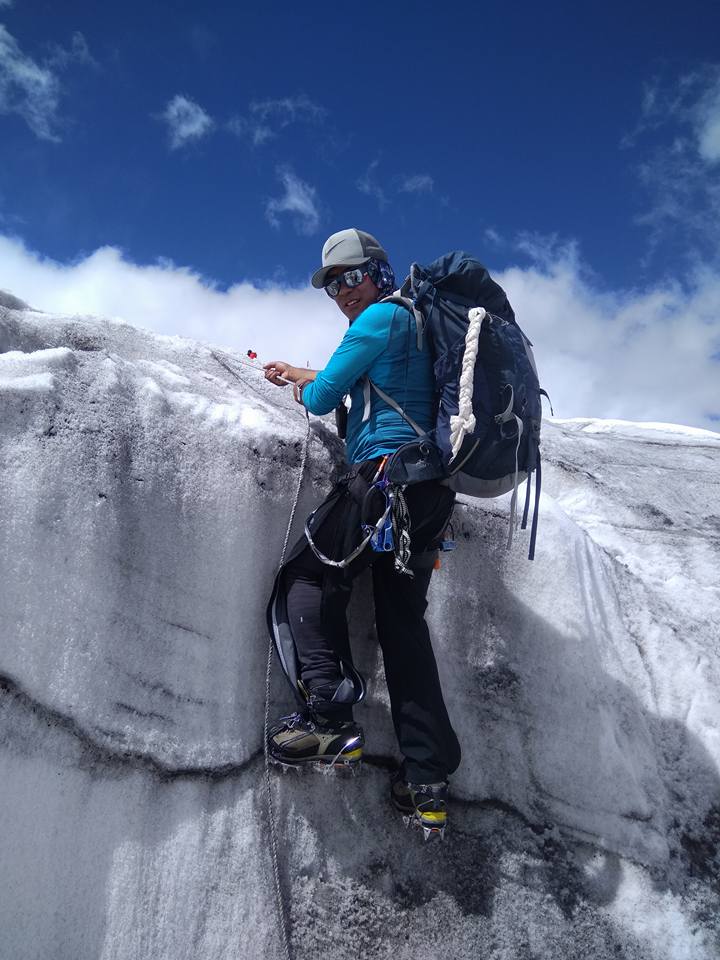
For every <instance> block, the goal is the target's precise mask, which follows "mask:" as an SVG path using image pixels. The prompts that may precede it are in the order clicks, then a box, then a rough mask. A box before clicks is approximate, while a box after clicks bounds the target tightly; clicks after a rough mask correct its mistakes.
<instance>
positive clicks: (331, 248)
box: [311, 227, 388, 289]
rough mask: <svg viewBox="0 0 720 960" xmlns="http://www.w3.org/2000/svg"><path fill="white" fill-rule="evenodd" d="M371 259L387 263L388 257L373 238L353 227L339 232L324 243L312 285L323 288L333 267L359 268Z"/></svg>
mask: <svg viewBox="0 0 720 960" xmlns="http://www.w3.org/2000/svg"><path fill="white" fill-rule="evenodd" d="M371 257H375V259H376V260H384V261H385V262H386V263H387V259H388V255H387V254H386V253H385V251H384V250H383V248H382V247H381V246H380V244H379V243H378V242H377V240H376V239H375V237H373V236H371V234H369V233H365V231H364V230H357V229H356V228H355V227H352V228H351V229H350V230H340V231H339V232H338V233H334V234H333V235H332V236H331V237H328V238H327V240H326V241H325V246H324V247H323V249H322V266H321V267H320V269H319V270H316V271H315V273H314V274H313V275H312V281H311V282H312V285H313V286H314V287H317V288H318V289H320V288H321V287H324V286H325V280H326V279H327V275H328V273H329V272H330V271H331V270H332V268H333V267H360V266H362V265H363V264H364V263H367V262H368V260H370V259H371Z"/></svg>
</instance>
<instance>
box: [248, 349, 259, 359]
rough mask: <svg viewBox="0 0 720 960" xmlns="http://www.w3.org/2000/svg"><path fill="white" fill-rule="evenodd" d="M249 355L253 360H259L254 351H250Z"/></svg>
mask: <svg viewBox="0 0 720 960" xmlns="http://www.w3.org/2000/svg"><path fill="white" fill-rule="evenodd" d="M247 355H248V356H249V357H250V359H251V360H257V354H256V353H255V351H254V350H248V352H247Z"/></svg>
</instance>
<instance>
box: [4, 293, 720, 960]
mask: <svg viewBox="0 0 720 960" xmlns="http://www.w3.org/2000/svg"><path fill="white" fill-rule="evenodd" d="M1 304H2V301H0V411H1V417H0V491H1V494H2V503H3V509H2V511H1V512H0V574H1V576H0V609H1V610H2V620H1V621H0V712H1V713H2V725H1V726H0V798H1V799H0V858H1V860H2V865H3V871H2V881H0V883H1V888H0V927H1V928H2V931H3V935H2V937H1V938H0V958H2V960H30V958H33V960H34V958H40V957H42V958H50V957H52V958H58V960H96V958H102V960H110V958H113V960H121V958H122V960H130V958H132V960H145V958H147V960H150V958H152V960H164V958H167V960H181V958H193V960H220V958H230V957H232V958H237V957H253V958H254V957H267V958H275V957H282V956H283V951H282V943H281V940H280V937H279V932H278V925H277V920H276V913H275V905H274V900H273V885H272V870H271V863H270V859H269V854H268V823H267V817H266V809H265V800H264V793H263V761H262V742H261V731H262V718H263V710H264V693H265V660H266V656H267V643H268V641H267V636H266V631H265V626H264V610H265V603H266V600H267V596H268V591H269V588H270V585H271V581H272V577H273V573H274V570H275V567H276V565H277V562H278V559H279V556H280V551H281V548H282V544H283V540H284V536H285V530H286V525H287V522H288V517H289V512H290V506H291V502H292V498H293V494H294V489H295V484H296V481H297V476H298V470H299V466H300V458H301V452H302V444H303V438H304V436H305V418H304V416H303V414H302V411H301V410H300V408H299V407H298V406H297V405H296V404H294V403H293V402H292V400H291V398H290V396H289V393H288V392H287V391H280V390H278V389H276V388H274V387H271V386H270V385H267V384H266V383H265V382H264V381H263V379H262V377H261V376H260V374H259V373H257V372H256V371H253V370H251V369H249V368H248V367H247V366H244V365H239V363H238V358H234V359H233V358H232V357H229V356H228V355H226V354H219V353H217V354H214V353H213V351H212V350H211V348H210V347H208V346H207V345H203V344H199V343H194V342H191V341H187V340H181V339H179V338H167V337H159V336H156V335H152V334H149V333H146V332H143V331H141V330H138V329H135V328H133V327H131V326H129V325H127V324H125V323H122V322H120V321H108V320H98V319H96V318H91V317H85V318H83V317H72V318H70V317H59V316H52V315H47V314H40V313H36V312H33V311H31V310H30V309H22V307H23V306H24V305H23V304H21V303H19V302H18V301H9V300H6V301H5V304H6V305H5V306H3V305H1ZM218 356H219V357H220V358H221V359H223V360H224V361H225V363H226V364H228V365H229V366H230V367H232V369H233V370H234V371H235V375H233V374H232V373H230V372H229V370H228V369H227V367H226V366H224V365H223V364H222V363H220V362H219V361H218V359H217V357H218ZM543 429H544V433H543V452H544V457H545V459H544V486H543V496H542V505H541V522H540V532H539V540H538V550H537V556H536V560H535V561H534V562H533V563H530V562H528V561H527V559H526V555H525V554H526V547H527V540H526V538H525V535H524V534H519V535H518V536H517V537H516V542H515V544H514V546H513V549H512V551H511V552H510V553H509V554H508V553H507V552H506V551H505V547H504V544H505V539H506V534H507V517H508V503H507V502H506V499H501V500H498V501H487V502H482V503H481V502H478V501H469V500H468V501H465V502H463V503H462V504H461V505H460V506H459V507H458V508H457V511H456V516H455V521H454V529H455V537H456V539H457V541H458V549H457V550H456V551H455V553H453V554H450V555H449V556H448V558H447V559H446V560H445V561H444V564H443V568H442V570H440V571H439V573H437V574H436V575H435V579H434V582H433V584H432V586H431V595H430V607H429V620H430V624H431V629H432V631H433V636H434V639H435V645H436V650H437V653H438V660H439V665H440V670H441V674H442V678H443V683H444V688H445V691H446V699H447V702H448V706H449V709H450V713H451V716H452V719H453V722H454V724H455V726H456V728H457V730H458V734H459V736H460V739H461V743H462V746H463V752H464V759H463V763H462V766H461V767H460V769H459V771H458V773H457V774H456V775H455V777H454V778H453V784H452V789H453V795H454V797H455V801H454V804H453V810H452V832H451V834H450V836H449V838H448V840H447V841H446V842H445V843H444V844H443V845H437V844H436V845H433V846H432V849H431V848H430V847H427V848H426V847H424V845H423V844H422V842H421V841H420V839H419V837H418V836H416V835H414V834H408V833H406V831H405V830H404V828H403V826H402V822H399V821H398V819H397V817H396V815H395V814H394V813H393V812H392V810H391V809H390V807H389V805H388V803H387V800H386V790H387V770H388V768H389V767H390V766H391V764H392V761H393V758H394V757H395V755H396V748H395V743H394V738H393V733H392V727H391V723H390V718H389V706H388V702H387V695H386V691H385V688H384V684H383V680H382V665H381V660H380V658H379V655H378V650H377V645H376V643H375V641H374V637H373V625H372V616H371V612H369V609H370V606H371V605H370V604H369V603H368V600H369V594H368V586H367V584H361V585H360V588H359V590H358V592H357V596H356V597H355V599H354V602H353V607H352V625H351V626H352V633H353V640H354V649H355V650H356V660H357V664H358V666H359V667H360V668H361V670H362V671H363V672H364V673H365V674H366V675H367V676H368V677H369V678H370V695H369V698H368V702H367V704H365V705H363V706H362V707H361V708H360V709H359V710H358V719H359V720H360V721H361V722H362V723H363V725H364V726H365V730H366V736H367V740H368V754H369V757H368V762H367V763H366V764H365V767H364V770H363V773H362V776H360V777H358V778H354V779H352V780H350V781H346V780H343V779H341V778H338V777H321V776H316V775H313V774H307V775H306V776H305V777H303V778H295V777H292V778H287V777H282V776H279V775H274V776H273V789H274V797H275V807H276V817H277V830H278V840H279V851H280V875H281V882H282V887H283V894H284V898H285V902H286V908H287V910H288V912H289V914H290V916H291V925H292V949H293V951H294V955H295V957H297V958H302V957H327V958H346V957H351V956H352V957H356V956H362V957H364V958H365V957H368V958H370V957H371V958H390V957H393V958H394V960H410V958H415V957H419V956H426V955H427V956H435V957H440V958H451V957H452V958H465V957H467V958H475V957H478V956H483V957H485V958H493V960H495V958H497V960H501V958H502V960H511V958H512V960H517V958H521V960H522V958H543V960H544V958H548V960H549V958H553V960H556V958H558V957H563V958H574V957H577V958H580V957H593V958H606V957H608V958H609V957H628V958H653V960H654V958H658V960H660V958H673V960H681V958H688V960H690V958H692V960H704V958H716V957H717V956H718V953H719V952H720V941H719V939H718V933H719V931H718V921H717V916H718V906H719V905H720V904H719V901H720V880H719V875H720V856H719V854H718V843H719V842H720V766H719V764H720V704H719V703H718V693H717V691H718V689H720V653H719V652H718V638H719V637H720V629H719V620H720V614H719V612H718V611H719V610H720V604H719V602H718V601H719V599H720V598H719V594H720V588H719V586H718V575H717V570H718V566H719V562H720V550H719V549H718V547H719V544H720V508H718V493H719V492H720V491H719V481H718V476H719V475H720V472H719V471H718V459H719V455H720V435H718V434H713V433H710V432H707V431H700V430H692V429H689V428H682V427H677V426H671V425H663V424H634V423H626V422H622V421H613V422H608V421H593V420H572V421H562V420H554V421H552V420H551V421H548V422H546V423H545V425H544V428H543ZM340 453H341V448H340V445H339V443H338V441H337V440H336V439H335V438H334V436H333V434H332V432H331V430H330V429H329V427H328V425H327V423H325V422H323V421H319V420H315V419H313V420H312V421H311V431H310V446H309V457H308V463H307V466H306V470H305V475H304V480H303V487H302V495H301V502H300V507H299V516H298V521H296V524H295V533H296V535H299V534H300V531H301V526H300V522H299V520H300V518H301V517H302V516H303V515H304V514H306V513H307V512H309V510H310V509H311V507H312V505H313V504H314V503H315V502H316V501H317V499H318V498H319V497H321V496H322V494H323V492H324V491H325V490H326V489H327V488H328V486H329V484H330V482H331V479H332V476H333V475H334V472H335V471H336V470H337V468H338V465H339V462H340ZM272 696H273V713H279V712H281V711H286V709H287V708H291V707H292V701H291V698H290V695H289V690H288V689H287V686H286V683H285V681H284V678H282V677H281V676H280V675H279V670H278V669H276V670H275V673H274V678H273V684H272Z"/></svg>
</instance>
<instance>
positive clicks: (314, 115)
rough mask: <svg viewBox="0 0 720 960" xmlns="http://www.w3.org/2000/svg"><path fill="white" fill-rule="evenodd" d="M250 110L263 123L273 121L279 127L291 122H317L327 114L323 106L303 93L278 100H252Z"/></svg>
mask: <svg viewBox="0 0 720 960" xmlns="http://www.w3.org/2000/svg"><path fill="white" fill-rule="evenodd" d="M250 112H251V113H252V114H253V115H254V116H256V117H257V118H258V119H259V120H261V121H263V122H265V123H269V122H271V121H273V122H275V123H276V124H277V125H278V126H279V127H287V126H289V125H290V124H291V123H299V122H315V123H317V122H320V121H321V120H323V119H324V118H325V116H326V114H327V111H326V110H325V108H324V107H321V106H320V104H319V103H315V102H314V101H313V100H311V99H310V98H309V97H307V96H305V94H300V95H299V96H297V97H282V98H280V99H279V100H254V101H253V102H252V103H251V104H250Z"/></svg>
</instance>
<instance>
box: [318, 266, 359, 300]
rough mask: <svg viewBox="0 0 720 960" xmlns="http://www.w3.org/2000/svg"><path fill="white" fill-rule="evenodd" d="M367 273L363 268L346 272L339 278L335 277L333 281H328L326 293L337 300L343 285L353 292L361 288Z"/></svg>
mask: <svg viewBox="0 0 720 960" xmlns="http://www.w3.org/2000/svg"><path fill="white" fill-rule="evenodd" d="M367 273H368V272H367V270H363V269H362V267H354V268H353V269H352V270H346V271H345V273H341V274H339V276H337V277H333V278H332V280H328V282H327V283H326V284H325V293H326V294H327V295H328V296H329V297H332V298H333V299H335V297H336V296H337V295H338V294H339V293H340V291H341V289H342V285H343V283H345V286H346V287H350V289H351V290H352V288H353V287H359V286H360V284H361V283H362V282H363V279H364V278H365V277H366V276H367Z"/></svg>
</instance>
